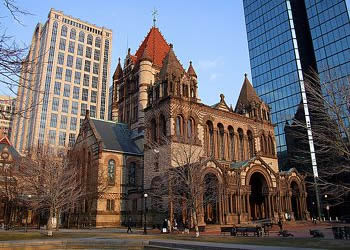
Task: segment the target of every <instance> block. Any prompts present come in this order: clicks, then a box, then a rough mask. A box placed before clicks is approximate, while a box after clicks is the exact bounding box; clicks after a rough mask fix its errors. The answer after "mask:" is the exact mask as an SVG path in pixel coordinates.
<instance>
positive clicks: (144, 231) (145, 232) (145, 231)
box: [143, 193, 148, 234]
mask: <svg viewBox="0 0 350 250" xmlns="http://www.w3.org/2000/svg"><path fill="white" fill-rule="evenodd" d="M143 197H144V198H145V208H144V213H143V214H144V216H145V217H144V224H143V234H147V227H146V224H147V222H146V218H147V214H146V213H147V207H146V205H147V197H148V194H146V193H144V194H143Z"/></svg>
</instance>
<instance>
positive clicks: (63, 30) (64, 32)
mask: <svg viewBox="0 0 350 250" xmlns="http://www.w3.org/2000/svg"><path fill="white" fill-rule="evenodd" d="M61 36H64V37H66V36H67V26H66V25H63V26H62V28H61Z"/></svg>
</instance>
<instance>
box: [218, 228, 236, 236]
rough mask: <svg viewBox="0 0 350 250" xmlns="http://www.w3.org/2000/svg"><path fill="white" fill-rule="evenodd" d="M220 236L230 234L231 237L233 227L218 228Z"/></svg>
mask: <svg viewBox="0 0 350 250" xmlns="http://www.w3.org/2000/svg"><path fill="white" fill-rule="evenodd" d="M220 231H221V234H224V235H225V233H230V235H232V232H233V227H220Z"/></svg>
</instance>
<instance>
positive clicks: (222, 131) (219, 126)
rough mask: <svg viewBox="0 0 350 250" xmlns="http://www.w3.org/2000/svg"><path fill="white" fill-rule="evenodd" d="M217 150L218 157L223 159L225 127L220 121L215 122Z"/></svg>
mask: <svg viewBox="0 0 350 250" xmlns="http://www.w3.org/2000/svg"><path fill="white" fill-rule="evenodd" d="M217 129H218V131H217V136H218V139H217V151H218V158H219V159H221V160H224V159H225V128H224V125H222V123H220V122H219V123H218V124H217Z"/></svg>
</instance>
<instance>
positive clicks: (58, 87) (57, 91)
mask: <svg viewBox="0 0 350 250" xmlns="http://www.w3.org/2000/svg"><path fill="white" fill-rule="evenodd" d="M53 93H54V94H55V95H60V93H61V83H60V82H55V87H54V90H53Z"/></svg>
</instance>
